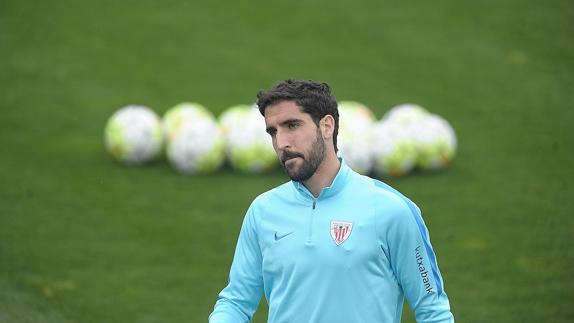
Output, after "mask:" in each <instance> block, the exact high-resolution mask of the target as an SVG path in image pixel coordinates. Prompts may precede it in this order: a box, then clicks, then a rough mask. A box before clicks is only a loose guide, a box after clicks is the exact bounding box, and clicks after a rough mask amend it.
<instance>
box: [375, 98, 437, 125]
mask: <svg viewBox="0 0 574 323" xmlns="http://www.w3.org/2000/svg"><path fill="white" fill-rule="evenodd" d="M429 114H430V113H429V112H428V111H427V110H426V109H425V108H423V107H421V106H420V105H417V104H414V103H404V104H399V105H397V106H394V107H392V108H391V109H390V110H389V111H388V112H387V113H385V115H384V116H383V119H384V120H388V121H392V122H395V123H398V124H400V125H402V126H404V127H407V126H409V125H410V124H412V123H413V122H416V121H417V120H420V119H422V118H424V117H426V116H428V115H429Z"/></svg>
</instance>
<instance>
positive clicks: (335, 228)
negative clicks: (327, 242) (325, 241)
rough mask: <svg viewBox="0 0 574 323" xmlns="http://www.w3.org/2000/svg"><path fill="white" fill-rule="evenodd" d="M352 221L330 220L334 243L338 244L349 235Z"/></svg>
mask: <svg viewBox="0 0 574 323" xmlns="http://www.w3.org/2000/svg"><path fill="white" fill-rule="evenodd" d="M351 230H353V223H351V222H344V221H335V220H333V221H331V238H333V241H335V244H337V246H338V245H340V244H341V243H343V242H345V240H347V238H348V237H349V236H350V235H351Z"/></svg>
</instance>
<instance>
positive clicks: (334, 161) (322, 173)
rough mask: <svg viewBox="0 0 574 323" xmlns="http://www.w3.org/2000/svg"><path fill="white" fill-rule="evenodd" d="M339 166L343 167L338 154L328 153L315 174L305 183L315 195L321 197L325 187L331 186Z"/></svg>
mask: <svg viewBox="0 0 574 323" xmlns="http://www.w3.org/2000/svg"><path fill="white" fill-rule="evenodd" d="M339 168H341V161H340V160H339V158H337V155H336V154H335V153H331V154H327V155H326V156H325V159H324V160H323V162H322V163H321V165H320V166H319V167H318V168H317V171H315V174H313V176H311V178H309V179H308V180H306V181H304V182H303V184H304V185H305V187H307V189H308V190H309V191H310V192H311V194H313V196H314V197H319V194H321V190H322V189H323V188H325V187H329V186H331V184H332V183H333V180H334V179H335V177H336V176H337V173H338V172H339Z"/></svg>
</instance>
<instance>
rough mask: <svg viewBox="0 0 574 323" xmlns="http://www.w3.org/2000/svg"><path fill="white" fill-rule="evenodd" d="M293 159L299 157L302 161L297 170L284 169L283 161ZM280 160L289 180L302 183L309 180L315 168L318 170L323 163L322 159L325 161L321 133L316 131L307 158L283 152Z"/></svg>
mask: <svg viewBox="0 0 574 323" xmlns="http://www.w3.org/2000/svg"><path fill="white" fill-rule="evenodd" d="M293 157H301V158H302V159H303V165H301V167H300V168H299V169H298V170H289V169H287V167H285V161H287V160H288V159H289V158H293ZM281 159H282V160H281V166H282V167H283V170H284V171H285V173H286V174H287V176H289V178H290V179H291V180H294V181H297V182H304V181H306V180H308V179H309V178H311V176H313V174H315V172H316V171H317V168H319V165H321V163H322V162H323V159H325V143H324V142H323V138H322V136H321V131H320V130H319V129H317V136H316V137H315V142H313V144H312V145H311V149H310V150H309V152H308V154H307V157H304V156H303V155H302V154H299V153H294V152H290V151H285V152H284V153H283V156H282V158H281Z"/></svg>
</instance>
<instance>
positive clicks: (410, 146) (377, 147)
mask: <svg viewBox="0 0 574 323" xmlns="http://www.w3.org/2000/svg"><path fill="white" fill-rule="evenodd" d="M372 144H373V155H374V167H373V168H374V171H375V173H377V174H379V175H382V176H390V177H398V176H402V175H405V174H407V173H408V172H410V171H411V170H412V169H413V168H414V167H415V164H416V161H417V151H416V148H415V145H414V143H413V142H412V140H411V139H410V137H409V133H408V131H406V129H405V128H404V127H403V126H401V125H400V124H399V123H398V122H393V121H390V120H386V119H383V120H381V121H379V122H377V123H376V124H375V126H374V127H373V140H372Z"/></svg>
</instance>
